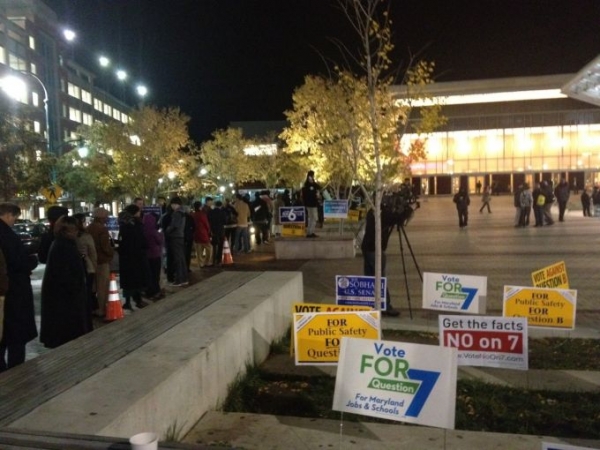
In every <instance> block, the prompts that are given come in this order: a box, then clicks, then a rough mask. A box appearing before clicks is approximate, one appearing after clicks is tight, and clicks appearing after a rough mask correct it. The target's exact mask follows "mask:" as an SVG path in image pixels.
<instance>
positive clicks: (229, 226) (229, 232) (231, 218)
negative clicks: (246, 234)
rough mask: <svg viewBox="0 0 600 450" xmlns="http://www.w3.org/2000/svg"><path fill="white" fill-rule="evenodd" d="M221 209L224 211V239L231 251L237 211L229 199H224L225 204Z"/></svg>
mask: <svg viewBox="0 0 600 450" xmlns="http://www.w3.org/2000/svg"><path fill="white" fill-rule="evenodd" d="M223 210H224V211H225V217H226V222H225V239H227V242H229V248H230V249H231V251H233V245H234V243H235V242H234V241H235V229H236V224H237V211H236V210H235V208H234V207H233V204H232V203H231V200H230V199H228V198H226V199H225V206H223Z"/></svg>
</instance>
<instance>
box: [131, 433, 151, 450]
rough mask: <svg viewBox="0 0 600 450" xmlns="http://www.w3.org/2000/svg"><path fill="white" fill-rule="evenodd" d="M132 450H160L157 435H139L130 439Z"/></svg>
mask: <svg viewBox="0 0 600 450" xmlns="http://www.w3.org/2000/svg"><path fill="white" fill-rule="evenodd" d="M129 443H130V444H131V449H132V450H158V435H157V434H156V433H139V434H136V435H135V436H131V437H130V438H129Z"/></svg>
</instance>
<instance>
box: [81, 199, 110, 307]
mask: <svg viewBox="0 0 600 450" xmlns="http://www.w3.org/2000/svg"><path fill="white" fill-rule="evenodd" d="M93 215H94V219H93V221H92V223H91V224H89V225H88V227H87V232H88V233H89V234H90V236H91V237H92V239H93V240H94V248H95V249H96V277H95V283H94V285H95V288H96V289H95V290H96V300H97V302H98V307H97V309H96V310H95V311H93V315H95V316H96V317H104V316H105V314H106V302H107V301H108V289H109V284H110V263H111V262H112V260H113V256H114V253H115V249H114V248H113V246H112V244H111V239H110V234H109V233H108V229H107V228H106V222H107V221H108V216H109V212H108V210H107V209H104V208H96V209H95V210H94V213H93Z"/></svg>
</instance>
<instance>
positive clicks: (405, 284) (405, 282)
mask: <svg viewBox="0 0 600 450" xmlns="http://www.w3.org/2000/svg"><path fill="white" fill-rule="evenodd" d="M402 229H403V230H404V228H402ZM398 238H399V240H400V257H401V258H402V271H403V272H404V286H405V287H406V300H407V301H408V313H409V315H410V320H412V318H413V315H412V306H411V303H410V290H409V288H408V277H407V276H406V261H405V260H404V244H402V234H400V231H398Z"/></svg>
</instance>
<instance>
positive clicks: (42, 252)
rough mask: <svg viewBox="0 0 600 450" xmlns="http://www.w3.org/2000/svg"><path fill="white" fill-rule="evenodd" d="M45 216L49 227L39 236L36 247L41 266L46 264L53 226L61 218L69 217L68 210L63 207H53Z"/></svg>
mask: <svg viewBox="0 0 600 450" xmlns="http://www.w3.org/2000/svg"><path fill="white" fill-rule="evenodd" d="M46 215H47V217H48V222H49V223H50V225H49V226H48V231H46V232H45V233H42V235H41V236H40V246H39V247H38V259H39V261H40V262H41V263H42V264H46V260H47V259H48V252H49V251H50V246H51V245H52V241H54V225H55V224H56V221H57V220H58V219H60V218H61V217H62V216H67V215H69V210H68V209H67V208H65V207H63V206H58V205H54V206H51V207H50V208H48V211H47V212H46Z"/></svg>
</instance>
